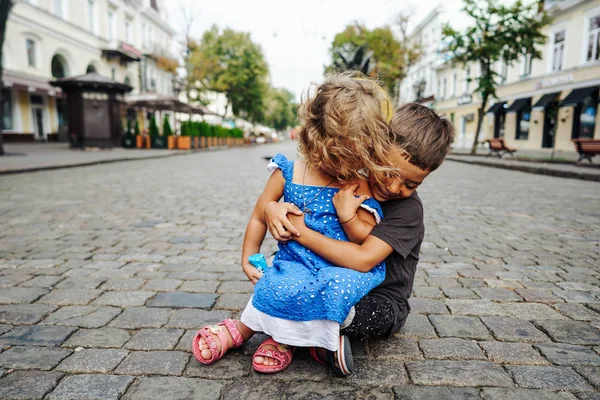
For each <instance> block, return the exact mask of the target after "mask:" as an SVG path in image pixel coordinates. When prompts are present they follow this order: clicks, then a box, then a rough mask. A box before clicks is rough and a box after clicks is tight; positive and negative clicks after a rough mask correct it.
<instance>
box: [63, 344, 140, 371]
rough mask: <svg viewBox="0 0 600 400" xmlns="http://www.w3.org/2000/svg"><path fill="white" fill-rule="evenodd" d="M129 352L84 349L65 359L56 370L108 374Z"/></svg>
mask: <svg viewBox="0 0 600 400" xmlns="http://www.w3.org/2000/svg"><path fill="white" fill-rule="evenodd" d="M127 354H129V352H128V351H127V350H117V349H83V350H80V351H75V352H74V353H73V355H72V356H71V357H69V358H67V359H66V360H63V362H61V363H60V365H59V366H58V367H56V370H57V371H61V372H69V373H75V374H91V373H101V374H106V373H108V372H110V371H112V370H113V369H115V368H116V367H117V365H119V363H120V362H121V361H123V359H124V358H125V356H127Z"/></svg>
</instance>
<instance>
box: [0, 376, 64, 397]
mask: <svg viewBox="0 0 600 400" xmlns="http://www.w3.org/2000/svg"><path fill="white" fill-rule="evenodd" d="M62 376H63V374H60V373H58V372H44V371H15V372H13V373H12V374H8V375H6V376H5V377H4V378H2V379H0V398H1V399H12V400H21V399H22V400H41V399H42V398H43V397H44V395H45V394H46V393H48V392H49V391H51V390H52V389H54V387H55V386H56V384H57V383H58V381H59V380H60V378H62Z"/></svg>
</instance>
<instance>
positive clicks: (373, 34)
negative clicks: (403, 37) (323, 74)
mask: <svg viewBox="0 0 600 400" xmlns="http://www.w3.org/2000/svg"><path fill="white" fill-rule="evenodd" d="M329 52H330V55H331V58H332V65H330V66H327V67H326V69H325V70H326V71H331V70H335V69H336V66H339V65H344V64H351V65H354V66H356V64H358V65H365V64H367V63H368V67H369V68H368V69H369V71H368V74H367V75H368V76H371V77H377V78H379V79H381V81H382V82H383V83H385V85H386V86H387V88H388V89H389V90H390V91H393V89H394V88H395V86H396V84H397V82H398V80H399V79H401V78H403V77H404V75H405V55H404V50H403V48H402V45H401V44H400V42H399V41H398V40H396V38H395V37H394V34H393V33H392V30H391V28H390V27H389V26H384V27H381V28H375V29H373V30H369V29H367V28H366V27H365V26H364V25H361V24H359V23H357V22H355V23H354V24H352V25H349V26H347V27H346V29H344V31H343V32H340V33H338V34H337V35H335V38H334V39H333V42H332V43H331V48H330V49H329ZM369 55H371V57H369ZM354 57H357V60H356V61H357V63H355V62H352V63H351V62H350V59H352V58H354ZM370 64H374V65H373V66H372V67H371V65H370Z"/></svg>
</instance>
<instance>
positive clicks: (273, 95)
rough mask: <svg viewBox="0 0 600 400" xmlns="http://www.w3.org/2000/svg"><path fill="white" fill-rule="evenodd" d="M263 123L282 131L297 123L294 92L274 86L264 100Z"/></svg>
mask: <svg viewBox="0 0 600 400" xmlns="http://www.w3.org/2000/svg"><path fill="white" fill-rule="evenodd" d="M265 103H266V112H265V121H264V123H265V125H267V126H270V127H272V128H275V130H278V131H282V130H284V129H286V128H287V127H289V126H294V125H296V124H297V122H298V120H297V115H296V108H297V104H296V103H295V101H294V94H293V93H292V92H290V91H289V90H287V89H283V88H274V89H271V90H270V91H269V96H268V97H267V100H266V102H265Z"/></svg>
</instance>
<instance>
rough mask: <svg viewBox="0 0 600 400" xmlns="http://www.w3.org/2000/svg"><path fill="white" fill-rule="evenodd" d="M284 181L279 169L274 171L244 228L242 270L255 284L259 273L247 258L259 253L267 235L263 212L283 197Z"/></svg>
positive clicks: (259, 275)
mask: <svg viewBox="0 0 600 400" xmlns="http://www.w3.org/2000/svg"><path fill="white" fill-rule="evenodd" d="M284 184H285V180H284V179H283V174H282V173H281V170H280V169H276V170H275V171H274V172H273V173H272V174H271V177H270V178H269V180H268V181H267V185H266V186H265V189H264V190H263V192H262V194H261V195H260V197H259V198H258V200H257V201H256V205H255V206H254V210H253V211H252V215H251V216H250V221H248V226H247V227H246V233H245V235H244V243H243V245H242V269H243V270H244V273H245V274H246V276H247V277H248V279H250V282H252V283H253V284H255V283H256V282H257V281H258V280H259V279H260V277H261V274H260V272H259V271H258V269H256V267H254V266H253V265H252V264H251V263H250V262H249V261H248V257H250V256H251V255H253V254H256V253H258V252H259V251H260V246H261V245H262V242H263V241H264V239H265V234H266V233H267V224H266V222H265V216H264V215H265V214H264V210H265V207H266V205H267V204H268V203H269V202H271V201H278V200H279V199H280V198H281V197H282V196H283V187H284Z"/></svg>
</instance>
